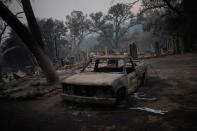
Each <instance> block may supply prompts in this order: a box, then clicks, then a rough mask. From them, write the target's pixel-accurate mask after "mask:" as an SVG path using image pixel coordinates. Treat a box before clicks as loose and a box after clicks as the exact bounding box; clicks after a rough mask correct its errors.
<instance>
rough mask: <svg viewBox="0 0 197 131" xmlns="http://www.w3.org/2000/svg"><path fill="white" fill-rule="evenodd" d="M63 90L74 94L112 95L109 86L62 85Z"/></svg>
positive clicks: (90, 95) (91, 95) (89, 95)
mask: <svg viewBox="0 0 197 131" xmlns="http://www.w3.org/2000/svg"><path fill="white" fill-rule="evenodd" d="M63 92H64V93H67V94H71V95H76V96H88V97H93V96H97V97H98V96H112V88H111V87H110V86H108V87H106V86H86V85H64V86H63Z"/></svg>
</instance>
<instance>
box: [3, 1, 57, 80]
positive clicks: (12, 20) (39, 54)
mask: <svg viewBox="0 0 197 131" xmlns="http://www.w3.org/2000/svg"><path fill="white" fill-rule="evenodd" d="M0 16H1V17H2V19H4V20H5V21H6V22H7V23H8V25H9V26H10V27H11V28H12V29H13V30H14V31H15V32H16V33H17V35H18V36H19V37H20V38H21V39H22V40H23V42H24V43H25V45H26V46H27V47H28V48H29V50H30V51H31V52H32V53H33V55H34V56H35V58H36V60H37V62H38V64H39V65H40V67H41V68H42V70H43V73H44V74H45V76H46V78H47V81H48V83H50V84H54V83H56V82H58V80H59V77H58V75H57V74H56V71H55V70H54V68H53V65H52V63H51V61H50V59H49V58H48V57H47V56H46V54H45V53H44V52H43V50H42V48H41V46H40V45H39V44H38V42H37V41H36V40H35V38H34V37H33V36H32V34H31V32H30V31H29V30H28V29H27V27H26V26H25V25H23V24H22V23H21V22H20V21H19V20H18V19H17V18H16V16H15V15H13V14H12V12H11V11H10V10H9V9H8V8H7V7H6V6H5V5H4V4H3V3H2V2H1V1H0Z"/></svg>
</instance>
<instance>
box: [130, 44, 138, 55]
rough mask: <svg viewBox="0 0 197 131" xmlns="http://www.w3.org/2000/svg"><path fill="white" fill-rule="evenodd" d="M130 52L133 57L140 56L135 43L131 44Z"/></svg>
mask: <svg viewBox="0 0 197 131" xmlns="http://www.w3.org/2000/svg"><path fill="white" fill-rule="evenodd" d="M129 52H130V55H131V56H132V57H133V58H138V56H137V46H136V44H135V43H133V44H130V45H129Z"/></svg>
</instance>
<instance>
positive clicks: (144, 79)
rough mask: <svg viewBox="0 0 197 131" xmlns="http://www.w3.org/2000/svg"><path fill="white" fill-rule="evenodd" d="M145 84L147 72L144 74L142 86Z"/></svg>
mask: <svg viewBox="0 0 197 131" xmlns="http://www.w3.org/2000/svg"><path fill="white" fill-rule="evenodd" d="M145 84H146V73H144V74H143V76H142V81H141V84H140V86H144V85H145Z"/></svg>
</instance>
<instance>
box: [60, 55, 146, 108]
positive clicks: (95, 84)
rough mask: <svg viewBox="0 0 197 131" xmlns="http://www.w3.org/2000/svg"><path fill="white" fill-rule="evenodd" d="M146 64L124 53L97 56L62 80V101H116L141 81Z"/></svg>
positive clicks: (142, 81)
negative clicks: (78, 71)
mask: <svg viewBox="0 0 197 131" xmlns="http://www.w3.org/2000/svg"><path fill="white" fill-rule="evenodd" d="M146 76H147V66H146V64H144V63H142V62H137V61H133V59H132V57H130V56H125V55H118V56H117V55H111V56H97V57H95V58H93V59H91V61H90V62H88V64H87V65H86V66H85V67H84V68H83V70H82V72H81V73H79V74H75V75H73V76H70V77H68V78H66V79H65V80H63V82H62V88H63V93H62V94H61V96H62V98H63V100H66V101H73V102H78V103H97V104H108V105H109V104H118V103H119V102H120V101H121V100H123V99H126V98H127V96H128V95H129V94H132V93H133V92H135V91H136V89H137V88H138V87H140V86H142V85H143V84H144V83H145V80H146Z"/></svg>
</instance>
